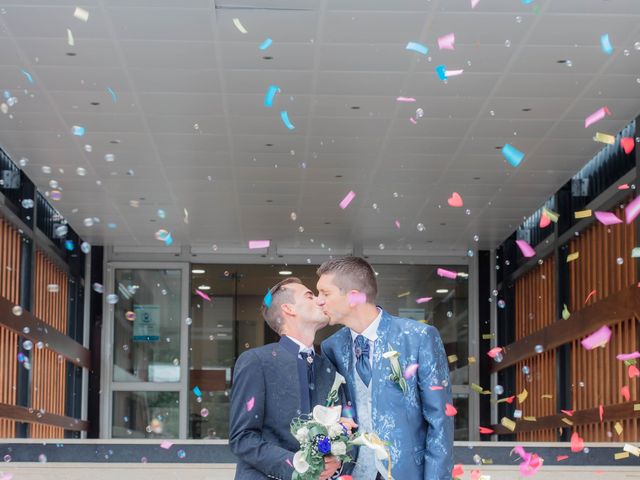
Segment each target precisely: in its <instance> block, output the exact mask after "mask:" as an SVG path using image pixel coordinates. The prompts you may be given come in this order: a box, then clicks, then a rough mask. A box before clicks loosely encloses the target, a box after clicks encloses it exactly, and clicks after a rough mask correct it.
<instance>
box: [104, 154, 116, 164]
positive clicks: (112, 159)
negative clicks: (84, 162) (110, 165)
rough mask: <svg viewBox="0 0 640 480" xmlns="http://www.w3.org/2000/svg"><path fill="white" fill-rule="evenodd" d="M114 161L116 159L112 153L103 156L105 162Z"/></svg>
mask: <svg viewBox="0 0 640 480" xmlns="http://www.w3.org/2000/svg"><path fill="white" fill-rule="evenodd" d="M115 159H116V157H115V156H114V155H113V153H107V154H106V155H105V156H104V160H105V162H113V161H114V160H115Z"/></svg>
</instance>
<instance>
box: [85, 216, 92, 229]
mask: <svg viewBox="0 0 640 480" xmlns="http://www.w3.org/2000/svg"><path fill="white" fill-rule="evenodd" d="M82 223H83V225H84V226H85V227H93V218H91V217H87V218H85V219H84V220H83V221H82Z"/></svg>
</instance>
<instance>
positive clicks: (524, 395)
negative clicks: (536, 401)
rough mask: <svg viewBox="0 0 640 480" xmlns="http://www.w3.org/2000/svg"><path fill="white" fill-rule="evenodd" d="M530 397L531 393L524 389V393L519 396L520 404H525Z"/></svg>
mask: <svg viewBox="0 0 640 480" xmlns="http://www.w3.org/2000/svg"><path fill="white" fill-rule="evenodd" d="M528 396H529V392H527V389H526V388H523V389H522V392H520V393H519V394H518V403H523V402H524V401H525V400H526V399H527V397H528Z"/></svg>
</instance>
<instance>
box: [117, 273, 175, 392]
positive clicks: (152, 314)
mask: <svg viewBox="0 0 640 480" xmlns="http://www.w3.org/2000/svg"><path fill="white" fill-rule="evenodd" d="M115 292H116V293H117V295H118V297H119V299H118V303H116V304H115V305H114V334H113V357H114V365H113V381H114V382H179V381H180V323H181V319H180V310H181V298H180V295H181V271H180V270H138V269H117V270H116V272H115Z"/></svg>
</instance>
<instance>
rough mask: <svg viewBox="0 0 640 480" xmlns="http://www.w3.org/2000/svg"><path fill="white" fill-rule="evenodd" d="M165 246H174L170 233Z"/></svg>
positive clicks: (165, 240)
mask: <svg viewBox="0 0 640 480" xmlns="http://www.w3.org/2000/svg"><path fill="white" fill-rule="evenodd" d="M164 244H165V245H166V246H167V247H170V246H171V245H173V237H172V236H171V234H170V233H169V234H168V235H167V237H166V238H165V239H164Z"/></svg>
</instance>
